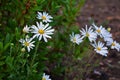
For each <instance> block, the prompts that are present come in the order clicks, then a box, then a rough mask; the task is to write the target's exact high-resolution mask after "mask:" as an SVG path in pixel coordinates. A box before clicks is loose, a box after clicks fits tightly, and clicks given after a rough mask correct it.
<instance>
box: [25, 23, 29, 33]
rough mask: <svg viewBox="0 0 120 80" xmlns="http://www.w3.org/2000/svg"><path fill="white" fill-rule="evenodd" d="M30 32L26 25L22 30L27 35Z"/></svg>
mask: <svg viewBox="0 0 120 80" xmlns="http://www.w3.org/2000/svg"><path fill="white" fill-rule="evenodd" d="M29 32H30V27H28V25H26V26H25V27H24V28H23V33H29Z"/></svg>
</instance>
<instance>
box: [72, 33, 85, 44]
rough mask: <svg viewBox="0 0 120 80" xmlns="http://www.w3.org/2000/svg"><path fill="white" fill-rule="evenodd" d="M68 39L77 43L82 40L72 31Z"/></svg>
mask: <svg viewBox="0 0 120 80" xmlns="http://www.w3.org/2000/svg"><path fill="white" fill-rule="evenodd" d="M70 40H71V41H72V42H73V43H76V44H78V45H79V44H80V43H81V42H82V41H83V40H82V38H81V37H80V35H79V34H74V33H72V34H71V35H70Z"/></svg>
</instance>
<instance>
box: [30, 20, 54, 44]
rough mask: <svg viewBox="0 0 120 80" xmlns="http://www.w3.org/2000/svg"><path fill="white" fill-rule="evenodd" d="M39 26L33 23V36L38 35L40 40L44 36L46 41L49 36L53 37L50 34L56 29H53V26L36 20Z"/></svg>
mask: <svg viewBox="0 0 120 80" xmlns="http://www.w3.org/2000/svg"><path fill="white" fill-rule="evenodd" d="M36 24H37V26H35V25H32V26H31V28H32V30H31V31H32V33H34V34H35V35H34V36H33V38H35V37H37V38H38V39H39V40H41V39H42V38H43V39H44V41H45V42H47V38H51V36H50V35H52V34H53V32H54V29H51V28H52V27H51V26H49V24H48V23H47V24H45V25H44V24H43V23H42V22H40V23H38V22H36Z"/></svg>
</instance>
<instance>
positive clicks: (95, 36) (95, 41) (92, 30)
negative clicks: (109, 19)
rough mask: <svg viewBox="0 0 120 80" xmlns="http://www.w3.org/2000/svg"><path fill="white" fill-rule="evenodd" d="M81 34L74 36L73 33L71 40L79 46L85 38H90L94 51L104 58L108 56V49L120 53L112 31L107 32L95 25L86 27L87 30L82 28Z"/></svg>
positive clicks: (119, 45)
mask: <svg viewBox="0 0 120 80" xmlns="http://www.w3.org/2000/svg"><path fill="white" fill-rule="evenodd" d="M80 34H81V36H80ZM80 34H74V33H73V32H72V34H71V35H70V40H71V41H72V42H73V43H76V44H78V45H79V44H80V43H81V42H83V39H84V38H88V39H89V41H90V44H91V45H92V46H93V47H94V48H95V49H94V51H96V53H98V54H101V55H103V56H107V54H108V48H111V49H116V50H117V51H120V44H119V43H117V42H116V41H114V40H113V38H112V34H111V33H110V31H108V30H106V29H105V28H104V27H103V26H100V27H98V26H96V25H95V24H94V23H93V24H92V26H90V27H89V28H88V26H87V25H86V27H85V29H84V28H82V30H80ZM99 40H100V41H99ZM105 45H106V46H105Z"/></svg>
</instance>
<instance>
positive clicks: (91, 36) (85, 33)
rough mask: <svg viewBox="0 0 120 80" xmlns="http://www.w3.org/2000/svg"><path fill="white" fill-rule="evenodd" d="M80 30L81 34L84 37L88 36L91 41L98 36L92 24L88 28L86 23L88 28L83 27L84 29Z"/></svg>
mask: <svg viewBox="0 0 120 80" xmlns="http://www.w3.org/2000/svg"><path fill="white" fill-rule="evenodd" d="M80 32H81V35H82V36H83V38H84V37H88V39H89V40H90V42H92V41H95V40H96V38H97V34H96V33H95V32H94V31H93V29H92V26H91V27H90V28H89V29H88V28H87V25H86V28H85V29H83V28H82V30H80Z"/></svg>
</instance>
